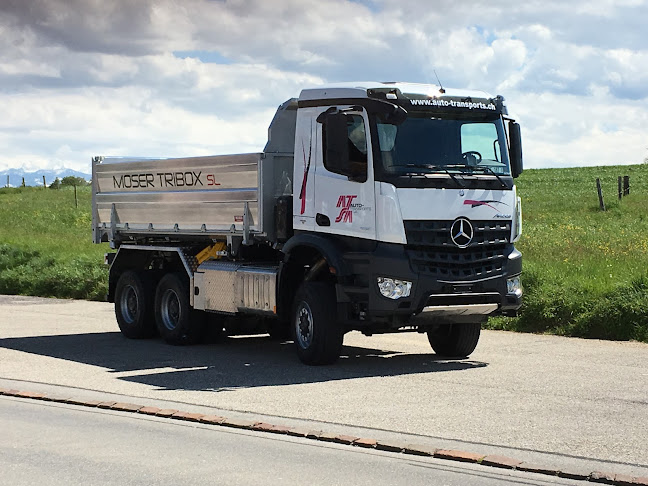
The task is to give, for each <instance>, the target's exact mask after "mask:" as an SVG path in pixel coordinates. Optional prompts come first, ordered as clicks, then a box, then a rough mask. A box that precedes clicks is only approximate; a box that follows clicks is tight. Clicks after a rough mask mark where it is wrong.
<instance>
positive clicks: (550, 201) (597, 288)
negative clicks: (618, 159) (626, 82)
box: [489, 165, 648, 342]
mask: <svg viewBox="0 0 648 486" xmlns="http://www.w3.org/2000/svg"><path fill="white" fill-rule="evenodd" d="M619 175H629V176H630V184H631V192H630V195H629V196H626V197H624V198H623V200H622V201H619V200H618V198H617V177H618V176H619ZM597 177H599V178H600V179H601V183H602V186H603V193H604V197H605V203H606V206H607V209H608V210H607V211H605V212H602V211H600V210H599V205H598V198H597V195H596V178H597ZM518 191H519V193H520V195H521V197H522V200H523V204H522V206H523V209H524V227H523V233H524V234H523V237H522V238H521V240H520V242H519V244H518V247H519V248H520V250H521V251H522V253H523V255H524V260H523V261H524V264H523V267H524V270H523V284H524V287H525V299H524V305H523V308H522V312H521V315H520V317H518V318H515V319H492V320H491V321H490V322H489V327H491V328H493V329H507V330H515V331H528V332H550V333H554V334H562V335H569V336H580V337H589V338H602V339H622V340H625V339H635V340H639V341H645V342H648V165H640V166H624V167H588V168H578V169H545V170H529V171H526V172H525V173H524V174H523V176H522V177H521V178H520V179H519V181H518Z"/></svg>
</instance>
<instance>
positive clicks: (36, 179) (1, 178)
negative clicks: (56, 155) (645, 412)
mask: <svg viewBox="0 0 648 486" xmlns="http://www.w3.org/2000/svg"><path fill="white" fill-rule="evenodd" d="M7 176H9V186H10V187H18V186H21V185H22V181H23V177H24V178H25V185H26V186H42V185H43V176H45V182H46V183H47V185H48V186H49V185H50V184H51V183H52V182H54V179H56V178H57V177H58V178H59V179H63V178H64V177H67V176H76V177H82V178H84V179H85V180H88V181H89V180H90V178H91V177H92V176H91V175H90V174H86V173H84V172H79V171H77V170H73V169H55V170H49V169H43V170H37V171H34V172H26V171H25V170H24V169H7V170H4V171H0V187H6V186H7Z"/></svg>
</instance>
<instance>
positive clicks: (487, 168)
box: [470, 165, 508, 187]
mask: <svg viewBox="0 0 648 486" xmlns="http://www.w3.org/2000/svg"><path fill="white" fill-rule="evenodd" d="M470 168H471V169H473V170H474V169H483V170H485V171H486V172H488V173H490V174H492V175H494V176H495V177H497V180H498V181H499V183H500V184H501V185H502V187H508V186H507V185H506V182H504V179H502V178H501V177H500V176H499V175H498V174H497V172H495V171H494V170H493V169H491V168H490V167H489V166H487V165H477V166H475V167H470Z"/></svg>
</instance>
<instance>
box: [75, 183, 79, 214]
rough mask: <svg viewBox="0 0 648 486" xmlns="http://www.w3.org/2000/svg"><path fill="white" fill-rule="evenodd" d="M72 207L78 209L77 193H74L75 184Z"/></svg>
mask: <svg viewBox="0 0 648 486" xmlns="http://www.w3.org/2000/svg"><path fill="white" fill-rule="evenodd" d="M74 207H75V208H77V209H78V208H79V200H78V199H77V193H76V184H75V185H74Z"/></svg>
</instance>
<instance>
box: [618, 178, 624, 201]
mask: <svg viewBox="0 0 648 486" xmlns="http://www.w3.org/2000/svg"><path fill="white" fill-rule="evenodd" d="M622 179H623V178H622V177H621V176H619V180H618V183H619V201H620V200H621V198H622V197H623V186H622V182H621V181H622Z"/></svg>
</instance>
